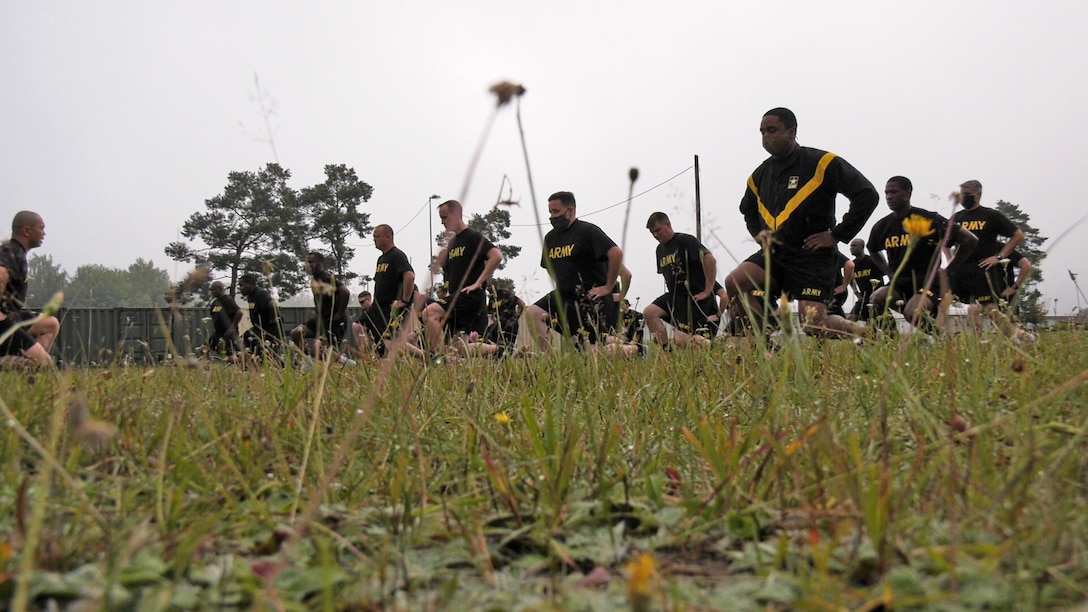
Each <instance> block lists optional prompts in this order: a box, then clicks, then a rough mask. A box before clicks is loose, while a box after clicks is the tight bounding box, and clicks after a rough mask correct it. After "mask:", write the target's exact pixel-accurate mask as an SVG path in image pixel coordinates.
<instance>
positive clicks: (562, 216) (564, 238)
mask: <svg viewBox="0 0 1088 612" xmlns="http://www.w3.org/2000/svg"><path fill="white" fill-rule="evenodd" d="M576 207H577V204H576V202H575V199H574V194H572V193H571V192H569V191H559V192H557V193H554V194H552V195H551V196H550V197H549V198H548V213H549V214H550V215H551V219H550V220H551V224H552V230H551V231H550V232H548V234H547V235H546V236H545V237H544V252H543V253H542V254H541V257H540V267H542V268H544V269H546V270H547V271H548V274H549V275H551V277H552V281H553V282H554V283H555V291H553V292H551V293H549V294H548V295H546V296H544V297H543V298H541V299H540V300H539V301H537V302H536V303H535V304H533V305H532V306H530V307H529V315H530V317H531V318H532V320H533V323H534V328H535V330H536V335H537V345H538V347H540V348H544V346H545V338H546V336H547V332H548V327H549V326H550V325H552V324H553V321H554V323H555V324H557V325H558V328H559V330H560V331H561V332H562V333H563V334H564V335H568V336H574V337H576V338H579V339H583V338H584V339H585V341H587V342H589V343H590V344H595V343H596V341H597V338H598V336H603V334H606V333H608V332H609V331H610V330H611V329H612V328H614V327H615V326H616V320H617V318H618V314H619V309H618V307H617V305H616V303H615V302H614V301H613V299H612V293H613V291H614V288H615V285H616V278H617V277H618V275H619V272H620V266H621V264H622V260H623V251H622V250H620V247H618V246H616V243H615V242H614V241H613V240H612V239H611V238H609V237H608V236H607V235H606V234H605V233H604V232H603V231H602V230H601V228H599V227H597V226H596V225H593V224H592V223H587V222H585V221H582V220H581V219H578V218H577V210H576Z"/></svg>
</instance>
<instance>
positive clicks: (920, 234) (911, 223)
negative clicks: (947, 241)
mask: <svg viewBox="0 0 1088 612" xmlns="http://www.w3.org/2000/svg"><path fill="white" fill-rule="evenodd" d="M903 229H904V230H906V232H907V233H908V234H910V237H911V239H914V238H925V237H926V236H931V235H933V232H934V231H936V230H934V229H933V222H932V221H930V220H929V219H927V218H925V217H923V216H922V215H911V216H909V217H907V218H906V219H903Z"/></svg>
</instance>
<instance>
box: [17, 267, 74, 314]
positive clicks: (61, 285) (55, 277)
mask: <svg viewBox="0 0 1088 612" xmlns="http://www.w3.org/2000/svg"><path fill="white" fill-rule="evenodd" d="M26 263H27V272H28V274H29V276H30V285H29V286H28V287H27V290H26V304H27V306H28V307H30V308H42V307H44V306H45V305H46V304H47V303H48V302H49V300H51V299H52V298H53V296H54V295H55V294H56V293H57V292H58V291H64V290H65V288H66V287H67V286H68V273H67V272H65V271H64V270H62V269H61V267H60V265H59V264H54V263H53V256H52V255H31V256H30V257H29V258H28V259H27V262H26Z"/></svg>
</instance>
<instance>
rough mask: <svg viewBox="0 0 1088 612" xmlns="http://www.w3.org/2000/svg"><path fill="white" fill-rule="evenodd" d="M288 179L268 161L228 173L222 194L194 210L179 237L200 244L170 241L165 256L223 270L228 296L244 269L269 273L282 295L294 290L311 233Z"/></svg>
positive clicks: (301, 276)
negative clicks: (251, 169) (200, 209)
mask: <svg viewBox="0 0 1088 612" xmlns="http://www.w3.org/2000/svg"><path fill="white" fill-rule="evenodd" d="M290 178H291V173H290V172H289V171H288V170H286V169H284V168H281V167H280V165H279V164H271V163H270V164H268V165H266V166H265V168H264V169H262V170H260V171H258V172H248V171H247V172H231V173H230V174H228V175H227V186H226V187H225V188H224V189H223V193H222V194H220V195H217V196H215V197H214V198H211V199H209V200H205V201H204V205H205V207H206V208H207V210H206V211H205V212H197V213H193V215H192V216H190V217H189V219H188V220H187V221H185V225H184V226H183V227H182V230H181V234H182V236H185V237H186V238H188V239H189V240H194V239H199V241H200V242H201V243H203V246H198V247H194V246H192V245H191V244H190V243H188V242H180V241H179V242H172V243H170V245H169V246H167V247H166V254H167V255H168V256H169V257H170V258H172V259H174V260H177V261H184V262H190V263H196V264H198V265H204V266H207V267H208V268H209V269H210V270H213V271H216V270H218V271H222V272H226V273H227V276H228V277H229V279H230V293H231V295H232V296H233V295H234V294H235V291H236V289H235V287H236V286H237V281H238V277H239V276H241V275H242V273H244V272H255V273H258V274H260V273H262V272H265V273H268V274H269V275H270V276H271V280H272V284H273V285H275V286H276V287H277V288H279V290H280V291H281V292H282V293H283V294H285V295H294V294H296V293H298V292H299V291H301V290H302V288H303V287H304V286H305V284H306V270H305V265H304V264H305V261H304V260H305V257H306V250H307V249H306V238H307V236H308V235H309V232H308V230H307V228H306V224H305V219H304V217H303V215H302V211H300V210H299V207H298V194H297V193H296V192H295V191H294V190H293V189H292V188H291V187H289V186H288V185H287V181H288V179H290Z"/></svg>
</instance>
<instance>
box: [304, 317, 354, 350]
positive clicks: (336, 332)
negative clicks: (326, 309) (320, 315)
mask: <svg viewBox="0 0 1088 612" xmlns="http://www.w3.org/2000/svg"><path fill="white" fill-rule="evenodd" d="M321 323H322V325H321V327H322V329H321V330H318V329H317V324H318V319H317V317H314V318H313V319H308V320H307V321H306V323H304V324H303V325H305V326H306V331H308V332H310V336H311V337H314V338H316V337H318V336H321V337H323V338H324V339H325V340H329V341H331V342H332V343H334V344H337V345H338V344H340V342H342V341H343V340H344V334H345V333H346V332H347V328H348V322H347V320H345V319H337V320H333V321H322V322H321Z"/></svg>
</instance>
